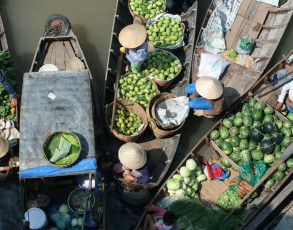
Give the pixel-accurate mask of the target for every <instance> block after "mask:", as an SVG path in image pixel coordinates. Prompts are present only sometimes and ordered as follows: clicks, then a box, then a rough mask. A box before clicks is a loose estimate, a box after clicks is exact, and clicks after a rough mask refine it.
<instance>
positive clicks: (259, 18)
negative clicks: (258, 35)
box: [253, 4, 269, 24]
mask: <svg viewBox="0 0 293 230" xmlns="http://www.w3.org/2000/svg"><path fill="white" fill-rule="evenodd" d="M268 11H269V6H268V5H266V4H260V5H259V7H258V9H257V13H256V15H255V17H254V19H253V21H255V22H256V23H260V24H263V23H264V22H265V19H266V17H267V15H268Z"/></svg>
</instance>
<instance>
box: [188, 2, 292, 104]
mask: <svg viewBox="0 0 293 230" xmlns="http://www.w3.org/2000/svg"><path fill="white" fill-rule="evenodd" d="M214 10H215V6H214V4H213V2H212V3H211V5H210V7H209V9H208V11H207V14H206V16H205V19H204V22H203V25H202V27H201V30H200V33H199V36H198V38H197V41H196V48H195V52H194V59H193V71H192V81H193V82H195V81H196V74H197V72H198V67H199V65H200V55H199V53H200V51H202V52H204V51H203V46H202V44H201V43H202V38H201V37H202V33H203V30H204V29H205V28H206V27H207V24H208V20H209V18H210V17H211V15H212V13H213V11H214ZM292 10H293V2H292V1H287V2H286V3H285V4H283V5H281V6H280V7H279V8H277V7H273V6H271V5H268V4H264V3H260V2H258V1H256V0H247V1H242V2H241V4H240V7H239V9H238V12H237V15H236V18H235V20H234V22H233V24H232V25H231V28H230V29H229V30H228V31H227V33H226V34H225V44H226V49H234V50H235V49H236V44H237V42H238V40H239V38H241V37H244V36H249V37H250V38H251V39H254V40H255V42H256V44H255V47H254V49H252V53H251V54H250V56H251V57H253V58H254V59H255V60H256V59H260V60H259V61H258V62H256V63H255V67H254V69H249V68H246V67H244V66H242V65H239V64H236V63H231V64H230V65H229V66H228V67H227V69H226V70H225V71H224V73H223V74H222V77H221V79H220V81H221V82H222V83H223V85H224V86H225V87H226V88H225V92H226V94H227V96H228V98H229V100H230V102H231V104H233V103H234V102H235V101H237V100H238V99H239V98H240V97H241V96H243V95H244V94H246V93H247V92H248V91H249V89H250V88H251V87H252V86H253V85H254V84H255V82H256V81H257V80H258V78H259V77H260V76H261V74H262V73H263V71H264V70H265V68H266V66H267V65H268V63H269V61H270V59H271V58H272V56H273V54H274V52H275V50H276V48H277V46H278V44H279V43H280V40H281V38H282V36H283V34H284V32H285V29H286V27H287V26H288V23H289V21H290V19H291V16H292Z"/></svg>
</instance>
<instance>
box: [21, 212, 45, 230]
mask: <svg viewBox="0 0 293 230" xmlns="http://www.w3.org/2000/svg"><path fill="white" fill-rule="evenodd" d="M24 219H25V220H26V221H29V229H31V230H42V229H44V228H45V227H46V226H47V224H48V219H47V216H46V214H45V212H44V211H43V210H42V209H40V208H31V209H29V210H27V211H26V212H25V214H24Z"/></svg>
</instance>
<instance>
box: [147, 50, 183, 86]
mask: <svg viewBox="0 0 293 230" xmlns="http://www.w3.org/2000/svg"><path fill="white" fill-rule="evenodd" d="M154 50H159V51H166V52H168V53H169V54H171V55H173V56H175V55H174V54H172V53H171V52H169V51H168V50H162V49H153V50H151V51H150V52H152V51H154ZM175 57H176V56H175ZM176 59H177V61H179V63H180V64H179V65H177V66H178V68H179V67H182V65H181V62H180V60H179V58H178V57H176ZM176 74H177V73H176ZM176 74H175V75H176ZM175 75H174V77H175ZM148 76H149V77H150V78H151V79H156V80H157V81H163V80H161V79H159V78H156V77H154V76H152V75H148ZM174 77H172V78H171V79H173V78H174ZM171 79H169V80H167V81H170V80H171Z"/></svg>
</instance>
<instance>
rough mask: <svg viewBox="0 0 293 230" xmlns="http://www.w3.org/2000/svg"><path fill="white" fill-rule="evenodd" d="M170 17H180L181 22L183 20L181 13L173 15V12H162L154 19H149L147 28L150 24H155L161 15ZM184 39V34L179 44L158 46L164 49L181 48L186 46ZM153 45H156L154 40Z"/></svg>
mask: <svg viewBox="0 0 293 230" xmlns="http://www.w3.org/2000/svg"><path fill="white" fill-rule="evenodd" d="M167 16H168V17H170V18H175V19H178V20H179V21H180V22H181V17H180V16H179V15H173V14H167V13H161V14H158V15H157V16H156V17H154V18H152V19H149V20H148V22H147V24H146V28H148V26H149V25H150V24H153V23H155V22H156V21H157V20H158V19H159V18H160V17H167ZM183 39H184V34H182V40H181V41H180V42H178V43H177V44H175V45H170V46H166V47H160V46H156V47H158V48H162V49H170V50H172V49H177V48H180V47H181V46H184V42H183ZM150 43H151V44H152V45H154V44H153V43H152V42H150Z"/></svg>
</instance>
